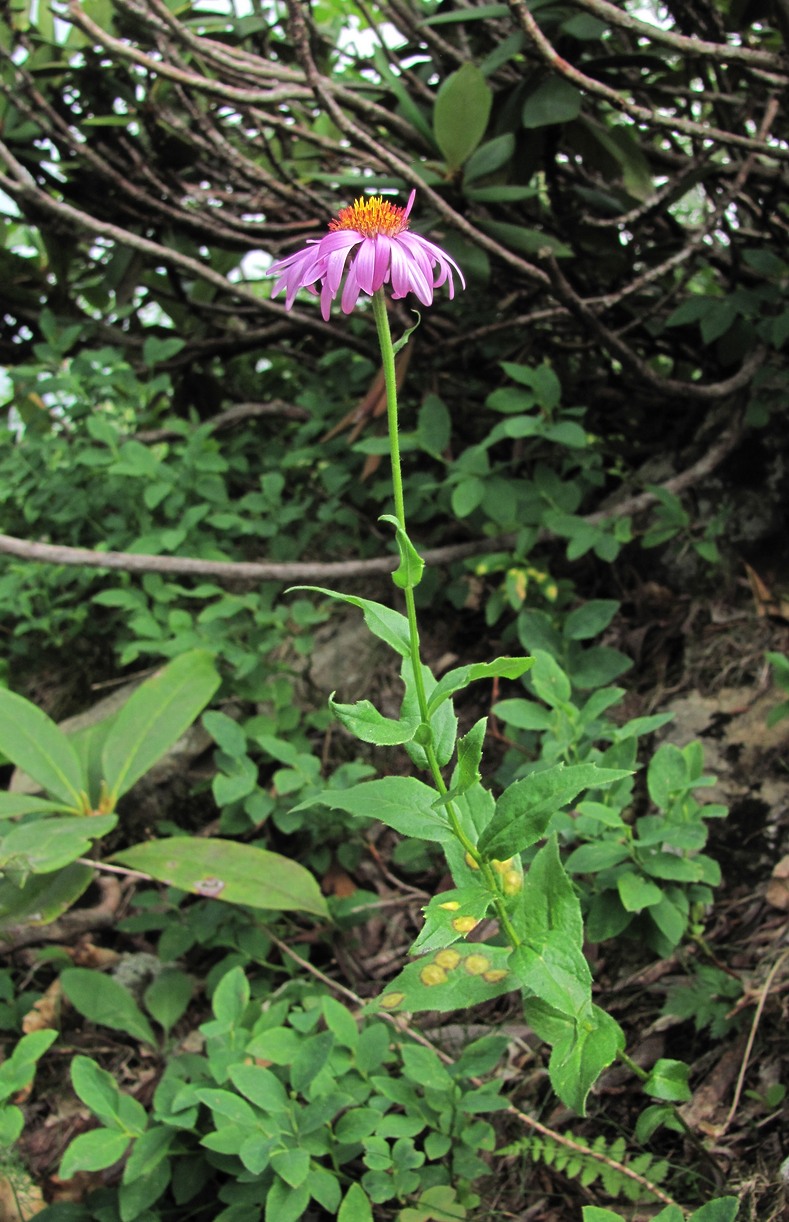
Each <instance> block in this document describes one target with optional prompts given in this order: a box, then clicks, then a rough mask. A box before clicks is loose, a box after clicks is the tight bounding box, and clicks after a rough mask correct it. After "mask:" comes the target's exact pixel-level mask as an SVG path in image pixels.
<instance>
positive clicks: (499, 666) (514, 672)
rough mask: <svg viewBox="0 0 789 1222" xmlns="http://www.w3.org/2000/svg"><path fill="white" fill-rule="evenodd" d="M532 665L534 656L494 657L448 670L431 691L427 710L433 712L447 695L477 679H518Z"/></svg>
mask: <svg viewBox="0 0 789 1222" xmlns="http://www.w3.org/2000/svg"><path fill="white" fill-rule="evenodd" d="M533 665H534V658H496V659H495V660H494V661H493V662H474V663H472V664H471V665H470V666H458V667H457V668H456V669H455V670H449V671H447V673H446V674H445V675H444V677H443V678H442V679H440V680H439V682H438V683H437V684H436V687H435V688H434V690H433V692H432V693H431V695H430V698H429V700H428V702H427V708H428V712H430V713H433V712H434V711H435V710H436V709H437V708H438V706H439V705H440V704H441V703H442V702H443V701H444V700H446V699H447V698H448V697H449V696H452V695H454V693H455V692H459V691H461V690H462V688H464V687H468V685H469V683H473V682H475V680H477V679H496V678H498V679H520V677H521V675H525V674H526V671H527V670H530V669H531V667H532V666H533Z"/></svg>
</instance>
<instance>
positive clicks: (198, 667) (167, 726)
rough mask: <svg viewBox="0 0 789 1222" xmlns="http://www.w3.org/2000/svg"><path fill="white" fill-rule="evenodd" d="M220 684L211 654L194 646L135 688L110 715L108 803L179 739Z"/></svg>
mask: <svg viewBox="0 0 789 1222" xmlns="http://www.w3.org/2000/svg"><path fill="white" fill-rule="evenodd" d="M219 684H220V678H219V675H218V674H217V670H216V667H215V665H214V660H213V658H212V656H211V654H210V653H208V652H207V651H206V650H202V649H195V650H192V651H191V652H190V653H184V654H181V656H180V657H178V658H176V659H175V660H174V661H173V662H170V663H168V665H167V666H165V667H163V669H161V670H159V671H157V673H156V674H155V675H153V676H152V677H151V678H150V679H147V680H146V681H145V683H142V684H141V685H140V687H138V688H137V691H136V692H134V693H133V694H132V695H131V696H130V697H129V699H128V701H127V702H126V704H125V705H124V706H123V708H122V709H121V710H120V712H119V713H118V715H117V717H116V718H115V720H114V722H113V725H112V729H111V730H110V732H109V734H108V735H107V738H106V741H105V743H104V750H103V752H102V764H103V769H104V780H105V783H106V785H107V789H108V790H109V793H110V795H111V798H112V801H113V802H116V801H117V800H118V798H119V797H120V796H121V794H124V793H126V792H127V791H128V790H129V789H131V787H132V785H133V784H134V782H135V781H137V780H139V778H140V777H141V776H143V775H144V774H145V773H146V772H147V771H148V770H149V769H150V768H151V767H152V766H153V765H154V764H155V763H156V761H157V760H159V759H161V757H162V756H163V755H164V754H165V752H167V751H168V750H169V748H170V747H172V746H173V744H174V743H176V742H177V741H178V739H179V738H180V737H181V735H182V734H183V733H184V731H185V730H187V729H188V728H189V726H190V725H191V724H192V722H193V721H194V720H195V718H196V717H197V716H198V714H199V713H201V712H202V710H203V709H204V708H205V706H206V705H207V704H208V702H209V700H210V699H211V697H212V696H213V695H214V693H215V692H216V690H217V688H218V687H219Z"/></svg>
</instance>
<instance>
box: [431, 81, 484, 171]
mask: <svg viewBox="0 0 789 1222" xmlns="http://www.w3.org/2000/svg"><path fill="white" fill-rule="evenodd" d="M492 105H493V91H492V89H491V87H490V85H489V84H488V82H487V81H486V80H485V77H484V76H483V74H482V72H481V71H480V69H479V68H478V67H477V66H476V65H475V64H472V63H465V64H464V65H463V67H462V68H459V69H458V70H457V72H453V73H452V74H451V75H450V76H448V77H447V78H446V80H445V81H444V82H443V84H442V85H441V88H440V89H439V91H438V94H437V96H436V101H435V106H434V108H433V134H434V136H435V139H436V144H437V145H438V147H439V148H440V150H441V154H442V156H443V158H444V160H445V161H446V163H447V168H448V169H450V170H457V169H458V168H459V167H460V166H462V165H463V162H464V161H466V160H467V158H468V157H469V156H470V155H471V154H472V153H473V152H474V149H475V148H476V147H477V145H478V144H479V143H480V141H481V140H482V137H483V136H484V134H485V129H486V128H487V126H488V117H489V115H490V109H491V106H492Z"/></svg>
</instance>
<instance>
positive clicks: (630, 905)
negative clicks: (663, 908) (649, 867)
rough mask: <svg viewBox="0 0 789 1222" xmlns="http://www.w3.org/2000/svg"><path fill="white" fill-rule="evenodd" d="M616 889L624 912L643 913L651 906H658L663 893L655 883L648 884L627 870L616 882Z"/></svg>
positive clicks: (638, 875) (647, 881) (644, 879)
mask: <svg viewBox="0 0 789 1222" xmlns="http://www.w3.org/2000/svg"><path fill="white" fill-rule="evenodd" d="M616 889H617V891H618V892H619V898H620V900H621V901H622V907H623V908H624V909H625V911H626V912H643V910H644V909H645V908H650V907H651V906H652V905H653V904H659V903H660V901H661V900H662V899H663V892H662V891H661V890H660V887H658V886H657V885H656V884H655V883H651V882H649V880H648V879H646V878H643V877H642V876H641V875H640V874H636V873H635V871H634V870H627V871H626V872H625V873H624V874H620V875H619V877H618V878H617V880H616Z"/></svg>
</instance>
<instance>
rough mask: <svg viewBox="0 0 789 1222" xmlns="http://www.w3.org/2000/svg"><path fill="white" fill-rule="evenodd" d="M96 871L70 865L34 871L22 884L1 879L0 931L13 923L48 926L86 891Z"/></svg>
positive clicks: (87, 867) (86, 867)
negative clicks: (49, 870)
mask: <svg viewBox="0 0 789 1222" xmlns="http://www.w3.org/2000/svg"><path fill="white" fill-rule="evenodd" d="M94 877H95V870H92V869H91V867H90V866H79V865H76V864H75V865H72V866H66V868H65V870H58V871H57V872H56V873H53V874H34V875H32V876H31V877H30V878H28V880H27V882H26V883H25V885H24V886H23V887H17V886H15V885H14V884H13V883H12V882H10V881H8V880H3V881H0V930H2V929H7V928H8V927H9V926H14V925H34V926H36V927H39V926H41V925H49V924H50V922H51V921H55V920H57V918H58V917H59V916H61V914H62V913H64V912H65V911H66V910H67V909H68V908H70V907H71V906H72V904H73V903H74V902H75V901H76V900H78V899H79V897H80V896H81V895H82V894H83V892H85V891H87V889H88V887H89V886H90V884H91V882H92V881H93V878H94Z"/></svg>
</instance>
